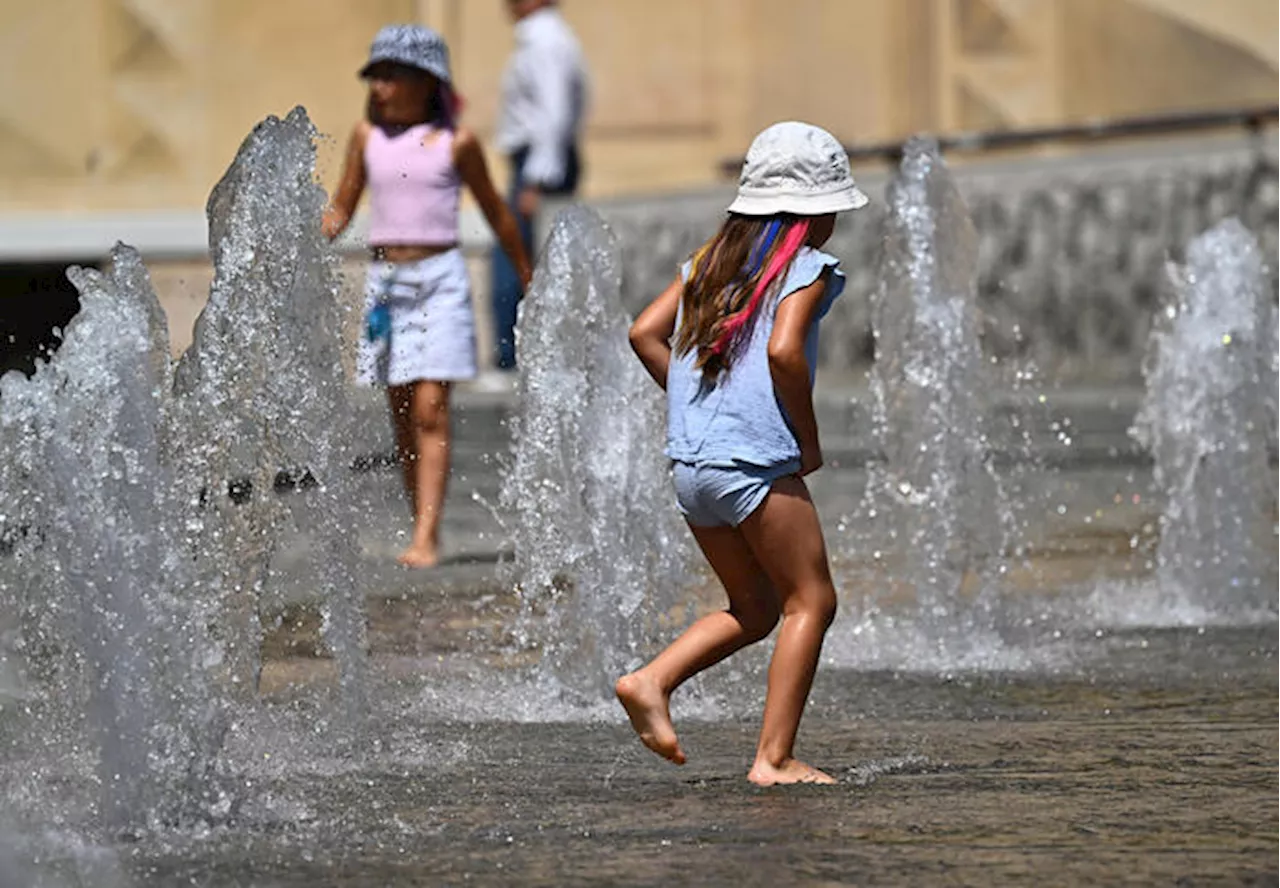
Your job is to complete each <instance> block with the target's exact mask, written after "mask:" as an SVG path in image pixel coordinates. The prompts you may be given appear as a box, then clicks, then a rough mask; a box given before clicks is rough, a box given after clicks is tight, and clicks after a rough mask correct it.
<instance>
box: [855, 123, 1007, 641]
mask: <svg viewBox="0 0 1280 888" xmlns="http://www.w3.org/2000/svg"><path fill="white" fill-rule="evenodd" d="M887 203H888V213H887V217H886V220H885V242H884V253H883V255H882V260H881V270H880V279H881V280H880V286H879V287H878V289H877V290H876V291H875V292H874V293H873V295H872V305H871V311H872V323H873V329H874V332H875V337H876V363H875V366H874V368H873V371H872V376H871V390H872V394H873V398H874V407H873V413H874V422H875V440H876V444H877V449H878V451H879V459H878V460H873V461H872V462H871V463H870V464H869V466H868V480H867V490H866V497H865V514H866V516H867V517H868V518H869V519H870V520H869V521H868V522H867V526H866V528H867V529H864V530H862V531H860V534H861V535H860V536H859V537H858V538H857V539H856V540H855V541H854V542H853V547H852V548H853V549H854V550H855V557H858V558H860V559H865V558H866V556H868V555H870V556H871V560H872V562H873V565H872V570H873V571H878V572H885V573H887V574H888V575H889V576H890V577H892V578H893V579H892V580H890V581H889V582H890V586H891V590H890V592H889V593H888V594H887V595H886V596H885V598H899V599H901V598H904V597H905V598H910V599H912V600H913V601H914V608H913V609H912V612H913V614H914V615H913V616H912V617H911V619H910V621H909V622H910V623H911V626H910V630H911V632H912V634H913V635H914V636H920V635H923V636H924V637H925V638H927V639H928V646H931V647H936V648H938V649H939V650H946V651H947V652H948V653H949V656H950V655H954V656H956V657H960V659H961V660H966V661H967V660H971V659H974V658H975V657H977V658H978V659H983V658H984V657H985V653H984V651H985V649H986V648H987V647H989V646H991V645H996V644H998V639H996V638H994V637H993V636H991V635H990V633H989V632H988V624H989V621H986V620H983V619H981V618H980V615H978V616H976V617H975V615H974V614H973V613H972V612H971V610H972V607H973V602H972V599H974V598H977V599H979V601H981V593H982V592H983V590H984V588H985V587H986V586H987V585H988V584H989V583H990V582H991V581H992V580H993V579H994V578H995V577H996V576H997V575H998V574H999V572H1000V568H1001V563H1002V559H1003V550H1004V547H1005V545H1006V538H1007V536H1008V534H1009V528H1010V520H1011V519H1010V517H1009V513H1008V510H1007V508H1006V507H1005V506H1004V503H1003V496H1002V494H1001V491H1000V485H999V483H998V480H997V478H996V475H995V472H994V470H993V469H992V466H991V462H990V459H989V438H988V432H987V428H986V422H987V419H986V416H987V413H988V411H989V406H990V405H989V404H988V403H987V401H986V397H987V395H988V393H989V392H990V390H991V387H992V386H991V383H992V380H991V379H990V378H989V374H988V370H987V364H986V362H985V361H984V359H983V355H982V350H981V346H980V342H979V329H980V322H979V317H978V310H977V274H978V241H977V235H976V233H975V231H974V227H973V223H972V222H971V220H970V218H969V214H968V211H967V209H966V208H965V205H964V201H963V200H962V198H961V197H960V194H959V192H958V190H957V189H956V187H955V184H954V183H953V181H952V179H951V176H950V174H949V173H948V171H947V169H946V166H945V165H944V164H943V162H942V159H941V157H940V156H939V154H938V148H937V145H936V144H935V143H933V142H931V141H929V140H925V139H915V140H912V141H911V142H910V143H909V144H908V145H907V147H906V150H905V156H904V158H903V161H902V166H901V169H900V170H899V172H898V175H897V176H896V178H895V179H894V181H893V182H892V183H891V185H890V187H889V190H888V193H887ZM886 606H888V605H886ZM880 608H881V605H880V604H875V603H873V604H872V605H871V606H870V614H869V615H864V619H863V620H862V622H860V623H859V624H858V626H860V627H865V624H866V617H867V616H870V617H872V618H875V619H879V618H880V617H877V616H876V615H877V613H879V612H880ZM881 616H882V617H883V618H884V619H885V620H886V621H887V622H888V623H894V622H901V621H895V620H894V619H892V618H891V617H890V616H889V614H888V613H884V614H881ZM962 617H964V618H963V619H962ZM867 637H868V638H869V637H871V636H867ZM845 641H846V642H847V641H848V639H845ZM837 646H838V645H837ZM929 659H930V660H932V659H934V658H933V657H930V658H929Z"/></svg>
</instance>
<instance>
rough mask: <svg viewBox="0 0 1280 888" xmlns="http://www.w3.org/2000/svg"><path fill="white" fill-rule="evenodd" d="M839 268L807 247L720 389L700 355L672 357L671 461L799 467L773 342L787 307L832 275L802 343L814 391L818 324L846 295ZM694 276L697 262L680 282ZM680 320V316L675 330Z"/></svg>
mask: <svg viewBox="0 0 1280 888" xmlns="http://www.w3.org/2000/svg"><path fill="white" fill-rule="evenodd" d="M839 264H840V260H838V259H836V258H835V257H834V256H830V255H828V254H827V253H823V252H821V251H819V250H815V249H812V248H811V247H802V248H801V249H800V252H799V253H797V254H796V258H795V260H794V261H793V262H792V265H791V270H790V272H789V273H788V274H787V278H786V280H785V281H784V282H783V284H782V287H781V288H780V289H778V291H777V295H775V296H773V297H772V298H771V301H770V302H769V303H767V304H766V305H765V306H764V308H763V309H762V310H761V311H760V314H759V316H758V317H757V318H756V319H755V321H754V323H753V324H752V328H751V335H750V339H749V340H747V341H746V342H745V343H743V345H742V347H741V348H740V349H739V350H738V351H737V353H736V354H735V355H734V357H733V361H732V364H731V365H730V367H729V369H728V370H727V371H724V372H722V373H721V374H720V377H719V379H717V380H716V383H715V385H714V386H704V385H703V384H702V371H701V370H698V369H697V368H696V367H695V366H694V362H695V361H696V359H697V353H696V352H695V351H690V352H689V353H687V354H684V355H678V354H674V353H673V354H672V355H671V366H670V368H669V369H668V370H667V456H668V457H670V458H671V459H673V460H677V461H678V462H683V463H691V464H694V465H709V466H725V467H734V466H742V465H746V466H756V467H761V468H775V467H786V466H788V465H789V464H791V463H794V464H795V465H796V467H797V468H798V467H799V461H800V445H799V444H798V443H797V442H796V436H795V432H794V431H793V430H792V426H791V421H790V419H789V418H788V417H787V412H786V410H785V409H784V408H783V406H782V402H780V401H779V400H778V396H777V393H776V392H775V391H774V388H773V375H772V374H771V373H770V372H769V356H768V347H769V336H770V334H772V333H773V321H774V316H775V314H776V313H777V310H778V306H779V305H780V304H781V303H782V300H784V299H786V298H787V297H788V296H790V295H791V294H792V293H794V292H796V291H797V290H802V289H804V288H805V287H807V286H809V285H810V284H812V283H813V282H814V281H816V280H817V279H818V278H819V277H820V276H821V275H822V273H823V271H824V270H826V269H828V268H830V269H832V274H831V277H830V278H829V279H828V281H827V289H826V292H825V293H824V294H823V299H822V304H821V305H820V306H818V311H817V314H816V315H815V316H814V319H813V324H812V326H810V328H809V335H808V337H807V338H806V339H805V343H804V352H805V356H806V357H807V358H808V360H809V385H810V386H812V385H813V378H814V372H815V369H816V367H817V363H818V323H819V321H821V320H822V318H823V317H824V316H825V315H826V313H827V312H828V311H829V310H830V308H831V303H833V302H834V301H835V300H836V297H837V296H839V295H840V293H841V292H842V291H843V290H844V285H845V276H844V273H843V272H841V271H840V269H839V267H838V266H839ZM691 268H692V263H691V262H686V263H685V264H684V266H683V267H682V268H681V269H680V276H681V278H682V279H684V280H688V277H689V272H690V270H691ZM680 320H681V319H680V316H679V313H677V316H676V329H677V330H678V329H679V328H680Z"/></svg>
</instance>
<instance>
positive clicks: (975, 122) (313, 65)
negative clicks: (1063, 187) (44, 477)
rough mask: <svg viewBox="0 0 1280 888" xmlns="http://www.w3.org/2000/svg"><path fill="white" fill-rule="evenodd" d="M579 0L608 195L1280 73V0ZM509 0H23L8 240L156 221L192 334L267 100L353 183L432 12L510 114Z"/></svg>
mask: <svg viewBox="0 0 1280 888" xmlns="http://www.w3.org/2000/svg"><path fill="white" fill-rule="evenodd" d="M561 5H562V8H563V11H564V14H565V15H566V17H567V18H568V19H569V20H570V21H571V23H572V24H573V26H574V27H575V29H576V30H577V33H578V35H579V37H580V39H581V42H582V44H583V48H584V51H585V54H586V56H587V59H588V63H589V65H590V68H591V73H592V101H591V113H590V119H589V126H588V130H587V134H586V145H585V155H586V160H587V172H586V178H585V184H584V192H585V194H586V195H587V196H588V197H604V196H617V195H633V194H648V193H662V192H671V191H680V190H685V189H696V188H700V187H706V186H708V185H711V184H713V183H716V182H719V181H722V179H721V174H720V173H719V171H718V168H719V164H720V162H721V161H722V160H723V159H725V158H728V157H733V156H737V155H740V154H741V153H742V152H743V151H744V150H745V148H746V146H747V144H748V143H749V141H750V138H751V136H752V135H753V134H754V133H755V132H756V131H757V130H758V129H760V128H761V127H762V126H764V125H766V124H767V123H769V122H772V121H774V120H777V119H780V118H801V119H807V120H810V121H813V122H816V123H820V124H822V125H824V126H826V127H827V128H829V129H831V130H832V131H833V132H835V133H836V134H837V135H838V136H839V137H840V138H841V139H843V140H845V141H847V142H849V143H869V142H880V141H885V140H891V139H898V138H901V137H904V136H906V135H908V134H910V133H912V132H916V131H921V130H929V131H935V132H952V131H959V130H972V129H992V128H997V129H1007V128H1014V129H1016V128H1021V127H1030V126H1044V125H1052V124H1057V123H1067V122H1073V121H1081V120H1087V119H1096V118H1109V117H1119V116H1126V115H1135V114H1147V113H1153V112H1163V111H1178V110H1200V109H1213V108H1224V107H1236V106H1241V105H1250V104H1258V103H1267V102H1274V101H1275V100H1276V96H1277V68H1276V65H1277V51H1276V46H1277V8H1276V4H1275V2H1274V0H1212V2H1207V0H789V2H787V3H785V4H780V3H777V2H776V0H643V2H637V0H563V2H562V4H561ZM505 6H506V4H505V2H504V0H40V2H35V0H0V84H3V88H2V89H0V261H3V262H8V263H14V262H23V261H31V260H35V259H49V260H58V259H86V258H92V257H93V256H95V255H98V256H101V255H103V254H105V251H106V249H107V248H108V247H109V246H110V244H111V243H112V242H114V241H115V240H116V239H118V238H119V239H124V240H126V241H131V242H134V243H136V244H137V245H138V246H139V247H140V248H141V249H142V250H143V252H144V255H146V256H147V257H148V259H149V260H150V261H151V265H152V267H153V268H154V269H155V271H156V277H157V286H158V288H159V289H160V290H161V292H162V294H163V295H164V296H165V298H166V302H167V305H168V306H169V307H170V310H171V314H172V313H173V312H176V316H173V317H172V319H173V321H174V327H175V344H177V345H180V344H181V343H183V342H184V341H185V340H184V331H183V330H182V329H181V328H182V327H183V326H184V325H188V326H187V329H189V318H188V317H187V316H188V315H190V316H191V317H193V316H194V312H195V311H198V309H199V306H200V304H201V303H202V299H203V292H202V287H203V285H204V283H205V281H206V280H207V277H208V275H207V271H202V268H203V263H204V261H205V260H204V221H203V208H204V203H205V200H206V199H207V196H208V194H209V190H210V189H211V187H212V186H213V184H214V183H215V182H216V181H217V179H218V177H219V176H220V175H221V174H222V172H223V170H224V169H225V168H226V165H227V164H228V163H229V161H230V160H231V158H232V157H233V155H234V153H235V150H236V148H237V146H238V145H239V143H240V141H241V140H242V139H243V137H244V136H245V134H246V133H247V132H248V131H249V129H250V128H251V127H252V126H253V125H254V123H255V122H257V121H258V120H260V119H261V118H263V117H264V116H266V115H268V114H277V115H282V114H284V113H286V112H287V111H289V110H290V108H292V107H293V106H294V105H299V104H300V105H303V106H305V107H306V108H307V110H308V112H309V113H310V115H311V118H312V120H313V121H314V122H315V124H316V127H317V129H318V130H319V132H320V133H321V139H320V142H319V145H320V150H319V175H320V177H321V180H322V181H323V182H325V184H326V185H330V184H332V183H333V182H334V180H335V179H336V177H337V172H338V171H337V168H336V165H337V162H338V160H339V158H340V150H341V145H342V143H343V141H344V140H345V138H346V133H347V132H348V131H349V130H350V128H351V126H352V124H353V123H354V122H355V120H356V118H357V116H358V115H359V114H360V113H361V112H362V107H363V101H364V90H363V86H362V84H361V83H360V82H359V81H358V80H357V78H356V76H355V72H356V70H357V69H358V67H359V66H360V64H361V62H362V60H363V58H364V55H365V53H366V51H367V47H368V43H369V41H370V39H371V38H372V36H373V34H374V32H375V31H376V30H377V29H378V27H379V26H381V25H383V24H386V23H389V22H397V21H420V22H424V23H427V24H430V25H432V26H433V27H435V28H437V29H438V30H440V31H441V32H442V33H443V34H444V35H445V36H446V38H447V39H448V41H449V43H450V46H451V48H452V53H453V63H454V70H455V79H456V81H457V84H458V86H459V89H460V91H461V93H462V94H463V96H464V98H465V100H466V109H465V113H464V121H465V122H466V123H467V124H469V125H470V126H472V127H474V128H475V129H477V130H478V131H479V132H480V133H481V134H482V135H483V136H485V137H486V138H487V137H488V136H489V135H490V134H491V133H492V130H493V125H494V120H495V116H496V111H497V99H498V92H499V81H500V77H501V72H502V67H503V63H504V60H505V57H506V55H507V53H508V51H509V50H510V47H511V42H512V30H511V25H510V22H509V20H508V18H507V15H506V11H505ZM492 162H493V167H494V171H495V174H496V176H497V177H498V178H499V180H501V179H502V178H503V177H504V175H505V169H504V165H503V164H502V162H501V159H500V158H496V157H495V158H493V159H492ZM467 226H468V227H467V229H466V230H467V231H468V232H472V231H478V228H477V226H476V225H475V221H474V219H469V220H468V223H467ZM475 237H476V238H478V237H479V235H478V234H477V235H476V236H475ZM468 239H469V240H474V239H475V238H473V237H472V236H471V235H470V234H469V235H468ZM349 249H350V250H352V251H353V252H355V251H357V250H358V249H359V247H358V237H357V238H354V239H353V240H352V242H351V243H350V245H349ZM477 284H478V286H477V289H480V288H481V287H482V286H483V282H482V281H477ZM188 303H189V304H188ZM183 304H186V305H187V308H181V307H179V306H180V305H183Z"/></svg>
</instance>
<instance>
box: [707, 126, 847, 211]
mask: <svg viewBox="0 0 1280 888" xmlns="http://www.w3.org/2000/svg"><path fill="white" fill-rule="evenodd" d="M869 201H870V198H868V197H867V196H866V195H865V194H864V193H863V192H862V190H861V189H859V188H858V186H857V185H855V184H854V182H853V172H852V171H851V170H850V169H849V155H848V154H847V153H845V150H844V148H843V147H842V146H841V145H840V142H839V141H837V140H836V137H835V136H833V135H831V133H829V132H827V131H826V130H824V129H822V128H821V127H817V126H813V125H812V124H808V123H800V122H798V121H794V120H788V121H785V122H783V123H775V124H774V125H773V126H771V127H769V128H768V129H766V130H765V131H764V132H762V133H760V135H758V136H756V138H755V141H753V142H752V143H751V147H750V148H749V149H748V150H747V159H746V161H745V162H743V164H742V176H741V177H740V178H739V179H738V197H737V199H736V200H734V202H733V203H732V204H730V205H729V212H731V213H740V214H741V215H744V216H772V215H774V214H776V213H794V214H796V215H797V216H821V215H824V214H826V213H840V212H844V211H845V210H857V209H860V208H862V207H865V206H866V205H867V203H868V202H869Z"/></svg>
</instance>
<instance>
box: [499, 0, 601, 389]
mask: <svg viewBox="0 0 1280 888" xmlns="http://www.w3.org/2000/svg"><path fill="white" fill-rule="evenodd" d="M506 3H507V8H508V10H509V11H510V13H511V17H512V18H513V19H514V20H515V23H516V47H515V50H514V51H513V52H512V55H511V58H510V59H509V60H508V62H507V68H506V71H505V73H504V74H503V78H502V105H501V108H500V110H499V118H498V131H497V146H498V150H500V151H501V152H502V153H503V154H505V155H507V158H508V160H509V161H510V163H511V187H510V197H509V200H510V202H511V207H512V209H513V211H514V212H515V214H516V219H517V220H518V222H519V223H520V232H521V236H522V237H523V238H524V245H525V252H526V253H528V254H529V255H530V256H531V257H532V256H533V227H534V218H535V216H536V215H537V212H538V207H539V205H540V204H541V201H542V196H543V195H546V194H553V195H567V194H573V193H574V192H575V191H577V188H578V179H579V175H580V173H581V169H582V168H581V162H580V159H579V156H578V137H579V133H580V131H581V127H582V119H583V112H584V110H585V107H586V92H587V90H586V86H587V77H586V68H585V66H584V64H583V58H582V49H581V47H579V45H578V40H577V38H576V37H575V36H574V34H573V31H572V30H570V28H569V25H568V24H567V23H566V22H565V20H564V18H563V17H562V16H561V15H560V11H559V10H558V9H556V3H555V0H506ZM492 281H493V315H494V323H495V330H494V334H495V336H494V339H495V344H496V349H497V354H496V356H495V359H496V363H497V366H498V367H499V368H500V369H502V370H510V369H512V368H514V367H515V365H516V346H515V324H516V307H517V305H518V304H519V302H520V299H521V297H522V296H523V289H522V287H521V286H520V280H519V278H518V277H517V276H516V273H515V269H514V268H513V267H512V265H511V262H510V260H509V259H508V258H507V256H506V254H505V253H504V252H503V251H502V250H499V249H495V250H494V251H493V278H492Z"/></svg>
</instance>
